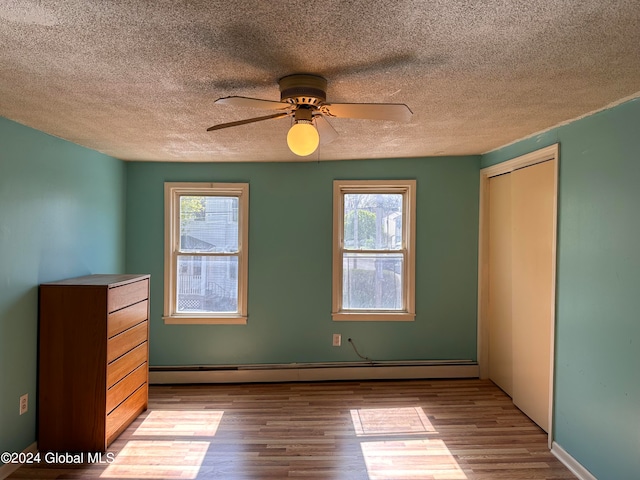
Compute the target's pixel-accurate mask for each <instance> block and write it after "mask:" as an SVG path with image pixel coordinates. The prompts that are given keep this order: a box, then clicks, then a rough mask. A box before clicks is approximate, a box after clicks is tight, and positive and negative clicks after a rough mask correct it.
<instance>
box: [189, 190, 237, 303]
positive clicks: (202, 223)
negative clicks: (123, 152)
mask: <svg viewBox="0 0 640 480" xmlns="http://www.w3.org/2000/svg"><path fill="white" fill-rule="evenodd" d="M238 254H239V251H238V198H237V197H222V196H188V195H184V196H181V197H180V248H179V252H178V254H177V257H178V258H177V260H178V278H177V311H178V313H182V312H237V311H238Z"/></svg>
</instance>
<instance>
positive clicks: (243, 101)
mask: <svg viewBox="0 0 640 480" xmlns="http://www.w3.org/2000/svg"><path fill="white" fill-rule="evenodd" d="M213 103H217V104H220V105H232V106H234V107H250V108H262V109H264V110H287V109H290V108H292V107H293V105H291V104H290V103H285V102H275V101H273V100H261V99H259V98H249V97H224V98H219V99H217V100H216V101H215V102H213Z"/></svg>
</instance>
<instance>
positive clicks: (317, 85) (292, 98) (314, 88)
mask: <svg viewBox="0 0 640 480" xmlns="http://www.w3.org/2000/svg"><path fill="white" fill-rule="evenodd" d="M278 84H279V85H280V101H282V102H288V103H291V104H293V105H306V106H313V107H319V106H320V105H321V104H322V103H324V102H326V100H327V93H326V91H327V81H326V80H325V79H324V78H322V77H319V76H318V75H307V74H296V75H288V76H286V77H282V78H281V79H280V81H279V82H278Z"/></svg>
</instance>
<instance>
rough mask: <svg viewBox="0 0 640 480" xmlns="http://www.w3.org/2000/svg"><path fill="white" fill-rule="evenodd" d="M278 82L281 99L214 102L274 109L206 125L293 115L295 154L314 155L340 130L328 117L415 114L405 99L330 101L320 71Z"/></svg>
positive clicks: (405, 118) (383, 117) (290, 142)
mask: <svg viewBox="0 0 640 480" xmlns="http://www.w3.org/2000/svg"><path fill="white" fill-rule="evenodd" d="M278 84H279V85H280V101H273V100H261V99H258V98H249V97H225V98H219V99H218V100H216V101H215V102H214V103H217V104H221V105H232V106H237V107H253V108H260V109H263V110H272V111H275V113H271V114H269V115H264V116H261V117H255V118H248V119H245V120H239V121H236V122H228V123H221V124H218V125H214V126H212V127H209V128H207V131H208V132H210V131H213V130H221V129H223V128H229V127H236V126H238V125H245V124H247V123H255V122H261V121H263V120H270V119H274V118H284V117H292V118H293V122H294V123H293V126H292V127H291V128H290V129H289V133H288V134H287V144H288V145H289V149H290V150H291V151H292V152H293V153H295V154H296V155H299V156H307V155H311V154H312V153H313V152H314V151H315V150H316V149H317V148H318V145H319V144H327V143H329V142H331V141H333V140H335V138H336V137H337V136H338V132H336V131H335V129H334V128H333V127H332V126H331V124H330V123H329V122H328V121H327V117H332V118H361V119H371V120H392V121H396V122H407V121H409V120H410V119H411V115H412V114H413V113H412V112H411V110H410V109H409V107H408V106H406V105H405V104H403V103H328V102H327V94H326V90H327V80H326V79H324V78H323V77H320V76H318V75H308V74H295V75H288V76H286V77H283V78H281V79H280V80H279V82H278Z"/></svg>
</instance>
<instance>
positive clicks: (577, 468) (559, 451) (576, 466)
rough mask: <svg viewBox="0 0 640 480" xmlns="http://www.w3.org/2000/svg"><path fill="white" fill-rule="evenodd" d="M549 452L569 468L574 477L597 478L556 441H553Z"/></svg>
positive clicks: (585, 479)
mask: <svg viewBox="0 0 640 480" xmlns="http://www.w3.org/2000/svg"><path fill="white" fill-rule="evenodd" d="M551 453H553V454H554V455H555V456H556V458H557V459H558V460H560V461H561V462H562V463H563V464H564V465H565V467H567V468H568V469H569V470H571V473H573V474H574V475H575V476H576V477H578V478H579V479H580V480H598V479H597V478H596V477H594V476H593V475H592V474H591V472H589V470H587V469H586V468H584V467H583V466H582V465H581V464H580V463H579V462H578V461H577V460H576V459H575V458H573V457H572V456H571V455H569V454H568V453H567V451H566V450H565V449H564V448H562V447H561V446H560V445H558V444H557V443H556V442H553V444H552V445H551Z"/></svg>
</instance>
